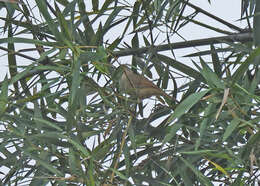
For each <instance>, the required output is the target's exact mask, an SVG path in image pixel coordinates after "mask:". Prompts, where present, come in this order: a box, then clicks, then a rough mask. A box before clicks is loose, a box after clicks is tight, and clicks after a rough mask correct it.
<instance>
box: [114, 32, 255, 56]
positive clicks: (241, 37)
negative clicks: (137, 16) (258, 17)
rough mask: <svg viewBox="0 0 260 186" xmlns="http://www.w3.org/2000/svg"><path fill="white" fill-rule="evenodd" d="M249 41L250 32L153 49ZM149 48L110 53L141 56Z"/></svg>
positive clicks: (160, 47)
mask: <svg viewBox="0 0 260 186" xmlns="http://www.w3.org/2000/svg"><path fill="white" fill-rule="evenodd" d="M251 41H253V35H252V33H251V32H248V33H239V34H232V35H228V36H221V37H211V38H205V39H197V40H191V41H184V42H178V43H169V44H164V45H158V46H154V47H153V49H154V50H155V51H157V52H160V51H166V50H171V49H181V48H188V47H197V46H203V45H210V44H218V43H223V42H241V43H245V42H251ZM150 48H151V47H143V48H135V49H124V50H121V51H116V52H112V53H111V55H112V56H114V57H122V56H129V55H138V54H143V53H146V52H148V51H149V49H150Z"/></svg>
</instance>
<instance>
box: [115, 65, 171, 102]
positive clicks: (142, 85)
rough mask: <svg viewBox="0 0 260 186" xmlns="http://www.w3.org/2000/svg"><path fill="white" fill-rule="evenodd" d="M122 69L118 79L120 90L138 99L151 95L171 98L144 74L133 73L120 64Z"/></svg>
mask: <svg viewBox="0 0 260 186" xmlns="http://www.w3.org/2000/svg"><path fill="white" fill-rule="evenodd" d="M120 67H122V69H123V73H122V76H121V78H120V80H119V87H120V90H122V91H124V92H125V93H127V94H129V95H133V96H136V97H137V98H139V99H141V100H142V99H145V98H149V97H151V96H163V97H167V98H168V99H170V100H172V99H173V98H172V97H171V96H169V95H168V94H166V93H165V92H164V91H163V90H162V89H160V88H159V87H157V86H156V85H155V84H153V82H152V81H150V80H148V79H147V78H145V77H144V76H141V75H139V74H135V73H134V72H133V71H132V70H130V69H129V68H128V67H127V66H126V65H121V66H120Z"/></svg>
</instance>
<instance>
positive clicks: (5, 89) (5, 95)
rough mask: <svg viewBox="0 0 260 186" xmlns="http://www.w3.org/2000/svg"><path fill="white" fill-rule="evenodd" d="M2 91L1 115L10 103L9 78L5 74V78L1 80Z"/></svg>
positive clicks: (0, 97) (0, 94) (0, 96)
mask: <svg viewBox="0 0 260 186" xmlns="http://www.w3.org/2000/svg"><path fill="white" fill-rule="evenodd" d="M1 85H2V86H1V93H0V116H2V115H3V114H4V113H5V111H6V109H7V106H8V105H7V104H8V80H7V75H6V76H5V80H4V81H2V82H1Z"/></svg>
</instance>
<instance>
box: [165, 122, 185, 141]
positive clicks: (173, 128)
mask: <svg viewBox="0 0 260 186" xmlns="http://www.w3.org/2000/svg"><path fill="white" fill-rule="evenodd" d="M170 127H171V130H170V132H169V133H168V134H167V135H166V136H165V137H164V139H163V142H162V143H163V144H165V143H167V142H169V141H171V139H172V138H173V137H174V136H175V135H176V133H177V131H178V130H179V129H180V128H181V127H183V124H179V123H177V124H174V125H173V126H170Z"/></svg>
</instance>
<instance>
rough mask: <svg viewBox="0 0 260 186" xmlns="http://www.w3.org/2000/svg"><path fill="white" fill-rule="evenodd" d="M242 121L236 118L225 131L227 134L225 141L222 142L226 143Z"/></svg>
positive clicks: (225, 134)
mask: <svg viewBox="0 0 260 186" xmlns="http://www.w3.org/2000/svg"><path fill="white" fill-rule="evenodd" d="M240 122H241V121H240V119H239V118H234V119H233V120H232V121H231V122H230V124H229V125H228V127H227V128H226V130H225V133H224V134H223V139H222V141H223V142H224V141H226V140H227V138H228V137H229V136H230V135H231V134H232V132H233V131H234V130H235V129H236V128H237V126H238V125H239V123H240Z"/></svg>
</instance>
